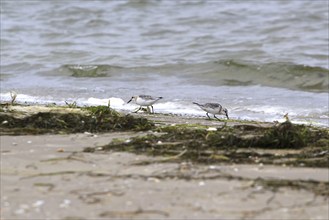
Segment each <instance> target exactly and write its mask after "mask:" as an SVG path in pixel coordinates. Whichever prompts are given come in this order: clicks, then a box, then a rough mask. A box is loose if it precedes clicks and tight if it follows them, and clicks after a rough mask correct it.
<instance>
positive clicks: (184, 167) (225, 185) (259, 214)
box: [1, 114, 329, 220]
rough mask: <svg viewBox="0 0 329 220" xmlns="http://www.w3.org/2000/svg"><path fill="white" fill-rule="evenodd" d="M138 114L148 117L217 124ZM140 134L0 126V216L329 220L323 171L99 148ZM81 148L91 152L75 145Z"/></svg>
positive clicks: (326, 174) (325, 172) (199, 120)
mask: <svg viewBox="0 0 329 220" xmlns="http://www.w3.org/2000/svg"><path fill="white" fill-rule="evenodd" d="M140 116H143V117H148V118H149V119H150V120H156V119H157V120H156V123H157V124H166V123H167V124H172V123H174V122H175V123H180V124H187V123H191V124H192V123H199V124H203V125H209V126H210V127H211V126H218V125H219V126H222V124H223V123H222V122H217V121H208V120H205V119H204V118H193V119H189V118H188V117H183V116H172V115H152V116H148V115H147V114H139V115H138V117H140ZM230 123H237V122H230ZM260 124H262V123H260ZM263 126H270V125H269V123H264V125H263ZM149 133H150V131H119V132H118V131H113V132H100V133H90V132H83V133H75V134H42V135H6V134H4V133H2V135H1V219H63V220H64V219H66V220H68V219H328V218H329V214H328V213H329V208H328V179H329V172H328V168H322V167H300V166H299V167H297V166H286V165H282V164H281V165H271V164H269V165H267V164H263V163H258V164H244V163H225V162H222V163H207V164H204V163H196V162H193V161H177V160H167V159H168V156H165V155H164V156H150V155H146V154H134V153H130V152H120V151H117V150H115V151H114V150H113V151H112V150H109V151H103V150H102V146H104V145H107V144H109V143H110V142H111V141H112V140H116V139H123V140H124V139H129V138H132V137H135V136H144V135H147V134H149ZM86 147H92V148H94V149H95V150H96V151H95V152H93V153H90V152H84V151H83V150H84V149H85V148H86ZM260 151H261V149H260ZM282 152H283V151H282ZM286 152H289V150H286ZM277 153H280V151H278V150H277ZM145 161H147V163H145ZM164 161H165V162H164ZM279 183H280V184H279ZM295 183H298V184H295Z"/></svg>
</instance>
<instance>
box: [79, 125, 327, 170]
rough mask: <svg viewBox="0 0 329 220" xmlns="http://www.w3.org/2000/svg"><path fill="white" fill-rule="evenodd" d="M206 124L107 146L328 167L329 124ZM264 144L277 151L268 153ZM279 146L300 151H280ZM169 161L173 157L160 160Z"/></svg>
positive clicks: (204, 159)
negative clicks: (325, 126) (214, 127)
mask: <svg viewBox="0 0 329 220" xmlns="http://www.w3.org/2000/svg"><path fill="white" fill-rule="evenodd" d="M206 128H207V127H206V126H197V125H195V126H192V125H187V126H185V125H178V126H162V127H158V128H156V129H154V132H156V133H153V134H148V135H146V136H137V137H134V138H131V139H129V140H121V141H115V142H111V143H109V144H107V145H105V146H103V147H102V150H104V151H108V150H110V151H127V152H133V153H137V154H141V153H142V154H148V155H151V156H162V157H168V158H174V159H175V160H180V161H192V162H196V163H223V162H224V163H255V164H260V163H262V164H281V165H291V166H309V167H313V166H314V167H327V166H328V159H329V152H328V150H326V149H328V142H329V141H328V140H329V134H328V131H327V130H326V129H321V128H312V127H309V126H305V125H295V124H292V123H290V122H284V123H281V124H277V125H274V126H272V127H266V128H264V127H260V126H251V125H242V124H240V125H237V126H232V127H229V126H225V127H222V128H220V129H217V130H209V129H206ZM258 149H263V150H271V151H272V152H268V153H266V152H265V153H264V152H261V151H259V150H258ZM276 149H277V150H286V151H287V150H289V151H291V150H294V151H293V152H292V153H291V152H290V153H284V154H278V155H277V154H276V153H275V150H276ZM273 150H274V152H273ZM93 151H94V150H93V148H86V149H85V150H84V152H93ZM182 152H184V153H182ZM176 155H179V157H176ZM166 161H170V160H167V159H164V160H160V162H166Z"/></svg>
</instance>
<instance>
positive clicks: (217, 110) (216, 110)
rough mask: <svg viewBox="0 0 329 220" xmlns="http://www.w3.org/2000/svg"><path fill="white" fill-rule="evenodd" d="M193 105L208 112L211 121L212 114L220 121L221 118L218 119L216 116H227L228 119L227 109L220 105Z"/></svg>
mask: <svg viewBox="0 0 329 220" xmlns="http://www.w3.org/2000/svg"><path fill="white" fill-rule="evenodd" d="M193 104H196V105H197V106H199V107H200V108H201V109H202V110H204V111H205V112H207V113H206V114H207V116H208V118H209V119H210V117H209V115H208V113H211V114H213V115H214V117H215V118H216V119H217V120H219V118H217V117H216V115H225V116H226V117H227V119H229V118H228V112H227V109H226V108H223V106H221V105H220V104H218V103H206V104H199V103H196V102H193Z"/></svg>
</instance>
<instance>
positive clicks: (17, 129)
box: [0, 106, 154, 134]
mask: <svg viewBox="0 0 329 220" xmlns="http://www.w3.org/2000/svg"><path fill="white" fill-rule="evenodd" d="M48 108H49V111H46V112H44V111H43V112H33V113H29V114H27V115H26V114H25V113H20V112H11V114H8V113H7V112H5V111H2V112H1V114H0V123H1V124H0V131H1V133H5V134H43V133H79V132H107V131H126V130H134V131H143V130H149V129H151V128H153V127H154V124H153V123H152V122H150V121H149V120H147V119H145V118H135V117H133V116H131V115H122V114H120V113H119V112H117V111H115V110H113V109H111V108H109V107H107V106H97V107H82V108H80V109H78V110H76V111H71V110H72V109H70V108H65V107H61V108H58V107H56V108H55V107H48Z"/></svg>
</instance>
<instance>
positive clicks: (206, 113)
mask: <svg viewBox="0 0 329 220" xmlns="http://www.w3.org/2000/svg"><path fill="white" fill-rule="evenodd" d="M206 115H207V116H208V118H209V120H211V118H210V117H209V115H208V112H207V113H206Z"/></svg>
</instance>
